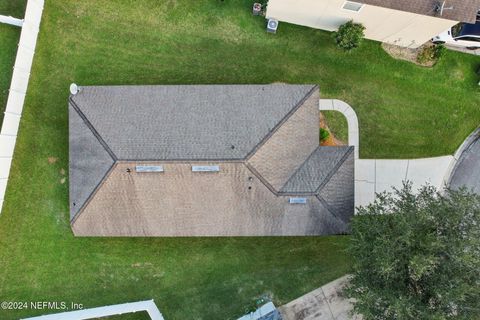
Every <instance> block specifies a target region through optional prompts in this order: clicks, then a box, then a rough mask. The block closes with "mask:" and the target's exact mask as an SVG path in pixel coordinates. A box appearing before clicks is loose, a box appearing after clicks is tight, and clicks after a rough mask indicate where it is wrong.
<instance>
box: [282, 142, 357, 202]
mask: <svg viewBox="0 0 480 320" xmlns="http://www.w3.org/2000/svg"><path fill="white" fill-rule="evenodd" d="M352 150H353V147H318V148H317V149H316V150H315V151H314V152H313V153H312V154H311V155H310V156H309V157H308V159H307V160H306V161H305V162H304V163H303V164H302V166H301V167H300V168H299V169H298V170H297V171H296V172H295V173H294V174H293V175H292V176H291V177H290V179H288V181H287V182H286V183H285V185H284V186H283V187H282V189H281V190H280V191H281V192H285V193H312V192H313V193H314V192H316V191H317V190H318V188H319V187H320V186H322V184H323V183H324V182H326V180H327V179H329V178H330V177H331V176H332V174H333V173H335V171H336V170H337V169H338V167H339V166H340V165H341V164H342V162H343V160H344V159H343V158H344V157H345V156H346V155H347V154H348V153H351V152H352Z"/></svg>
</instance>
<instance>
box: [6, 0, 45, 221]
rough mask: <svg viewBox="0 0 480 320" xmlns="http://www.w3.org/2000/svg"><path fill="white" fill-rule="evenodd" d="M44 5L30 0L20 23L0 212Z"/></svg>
mask: <svg viewBox="0 0 480 320" xmlns="http://www.w3.org/2000/svg"><path fill="white" fill-rule="evenodd" d="M43 5H44V0H28V2H27V8H26V10H25V19H24V20H23V21H22V24H21V25H22V32H21V34H20V40H19V42H18V51H17V57H16V59H15V66H14V68H13V75H12V82H11V85H10V92H9V95H8V100H7V107H6V111H5V117H4V119H3V125H2V128H1V131H0V132H1V133H0V159H1V160H0V213H1V211H2V207H3V202H4V197H5V191H6V188H7V181H8V176H9V172H10V168H11V160H12V157H13V152H14V150H15V142H16V140H17V134H18V128H19V125H20V117H21V114H22V110H23V103H24V102H25V94H26V92H27V88H28V80H29V78H30V69H31V67H32V62H33V55H34V53H35V46H36V44H37V35H38V31H39V28H40V20H41V19H42V11H43ZM17 20H18V19H17Z"/></svg>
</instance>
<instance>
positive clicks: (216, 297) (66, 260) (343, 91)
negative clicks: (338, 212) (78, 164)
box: [0, 0, 480, 319]
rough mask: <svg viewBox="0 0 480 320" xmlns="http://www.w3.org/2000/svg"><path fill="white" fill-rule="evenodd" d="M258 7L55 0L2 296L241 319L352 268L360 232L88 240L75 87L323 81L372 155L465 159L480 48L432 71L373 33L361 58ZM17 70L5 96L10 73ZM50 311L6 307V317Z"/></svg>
mask: <svg viewBox="0 0 480 320" xmlns="http://www.w3.org/2000/svg"><path fill="white" fill-rule="evenodd" d="M13 2H15V1H8V0H0V3H13ZM250 6H251V1H233V0H227V1H224V2H222V1H217V0H198V1H173V0H172V1H161V2H160V1H155V0H150V1H127V0H124V1H120V0H117V1H112V0H84V1H74V0H62V1H53V0H47V1H46V7H45V11H44V18H43V22H42V28H41V33H40V37H39V43H38V46H37V52H36V56H35V61H34V66H33V70H32V77H31V80H30V87H29V93H28V96H27V100H26V105H25V109H24V115H23V118H22V123H21V128H20V136H19V138H18V143H17V147H16V153H15V161H14V164H13V168H12V173H11V180H10V183H9V189H8V193H7V200H6V202H5V205H4V209H3V214H2V216H0V300H4V301H66V302H68V303H70V302H75V303H82V304H84V305H85V306H86V307H93V306H100V305H106V304H114V303H121V302H128V301H136V300H141V299H151V298H154V299H155V300H156V302H157V304H158V305H159V307H160V308H161V311H162V312H163V313H164V315H165V318H166V319H228V318H235V317H236V316H239V315H240V314H242V312H243V311H244V309H245V307H247V306H250V305H251V302H252V301H253V300H254V299H255V298H257V297H259V296H260V295H264V294H266V295H269V296H270V297H271V298H272V299H273V300H274V302H275V303H276V304H277V305H280V304H282V303H285V302H287V301H289V300H291V299H294V298H296V297H298V296H300V295H302V294H304V293H306V292H308V291H310V290H312V289H315V288H317V287H319V286H320V285H322V284H324V283H326V282H329V281H331V280H333V279H335V278H337V277H339V276H341V275H343V274H345V273H346V272H348V270H349V259H348V257H347V256H346V255H345V252H344V249H345V246H346V244H347V241H348V238H347V237H340V236H339V237H307V238H229V239H226V238H223V239H218V238H207V239H205V238H203V239H199V238H196V239H188V238H184V239H148V238H145V239H126V238H125V239H119V238H110V239H108V238H74V237H73V236H72V233H71V231H70V226H69V222H68V180H67V181H65V180H64V178H65V177H66V174H65V171H66V172H68V115H67V98H68V87H69V84H70V83H71V82H76V83H78V84H80V85H102V84H109V85H114V84H180V83H187V84H189V83H190V84H195V83H272V82H287V83H315V84H319V85H320V86H321V91H322V94H323V96H324V97H330V98H339V99H343V100H345V101H347V102H349V103H350V104H351V105H352V106H353V107H354V108H355V110H356V111H357V113H358V115H359V117H360V130H361V143H362V149H361V156H362V157H420V156H435V155H441V154H447V153H451V152H453V151H454V150H455V148H456V147H457V146H458V145H459V144H460V143H461V141H462V140H463V139H464V138H465V137H466V136H467V135H468V133H469V132H470V131H472V130H473V129H474V128H475V126H476V125H477V124H478V122H479V120H480V111H479V105H480V96H479V91H478V88H477V86H476V84H475V82H476V81H475V75H474V69H475V68H476V67H477V66H478V65H479V64H480V61H479V60H480V59H479V58H478V57H474V56H469V55H462V54H457V53H451V52H448V53H447V54H446V56H445V58H444V59H443V60H442V61H441V62H440V63H439V64H438V65H437V66H436V67H435V68H432V69H424V68H420V67H417V66H414V65H412V64H409V63H407V62H401V61H396V60H393V59H391V58H390V57H388V56H387V55H386V54H385V53H384V52H383V51H382V49H381V48H380V46H379V44H378V43H374V42H370V41H367V42H365V43H364V45H363V46H362V48H360V49H359V50H358V51H356V52H354V53H349V54H347V53H343V52H341V51H339V50H337V49H336V48H335V47H334V46H333V45H332V38H331V35H330V34H329V33H327V32H322V31H318V30H312V29H308V28H303V27H298V26H293V25H288V24H281V25H280V28H279V32H278V34H276V35H270V34H266V32H265V30H264V25H265V22H264V20H263V19H262V18H260V17H252V16H251V14H250ZM0 32H1V33H0V37H1V38H0V44H1V56H0V58H1V64H2V70H10V69H11V67H12V62H13V60H12V59H13V57H14V52H13V51H15V48H16V46H15V45H13V44H12V45H4V43H6V42H4V39H8V35H5V36H4V33H3V31H2V29H0ZM12 32H15V31H12ZM17 37H18V35H17ZM14 42H15V41H13V42H12V41H10V43H14ZM7 51H8V52H7ZM2 77H5V78H4V79H6V80H2V82H1V85H2V87H1V91H2V92H3V96H2V97H3V98H2V99H4V96H5V90H6V87H5V85H6V86H7V87H8V82H9V81H8V78H9V77H8V75H6V76H4V75H3V74H2ZM336 118H338V117H336ZM335 123H336V121H334V123H333V125H332V126H333V127H335V126H336V124H335ZM46 312H49V311H45V310H36V311H35V310H18V311H10V310H0V318H1V319H16V318H19V317H24V316H29V315H36V314H42V313H46ZM50 312H51V311H50ZM130 318H133V317H130ZM122 319H123V318H122Z"/></svg>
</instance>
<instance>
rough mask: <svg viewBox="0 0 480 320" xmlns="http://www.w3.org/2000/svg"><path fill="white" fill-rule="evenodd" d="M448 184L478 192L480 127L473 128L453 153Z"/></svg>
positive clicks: (479, 178) (479, 188)
mask: <svg viewBox="0 0 480 320" xmlns="http://www.w3.org/2000/svg"><path fill="white" fill-rule="evenodd" d="M447 185H448V186H450V187H452V188H453V189H457V188H460V187H462V186H465V187H467V188H469V189H471V190H472V191H474V192H477V193H480V128H478V129H477V130H475V131H474V132H473V133H472V134H471V135H470V136H468V138H467V139H466V140H465V142H464V143H463V144H462V145H461V146H460V148H459V149H458V151H457V152H456V153H455V155H454V161H453V165H452V170H451V174H450V175H449V179H448V183H447Z"/></svg>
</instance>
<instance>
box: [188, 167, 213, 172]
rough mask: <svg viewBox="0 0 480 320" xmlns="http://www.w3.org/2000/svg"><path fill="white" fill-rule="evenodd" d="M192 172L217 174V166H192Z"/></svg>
mask: <svg viewBox="0 0 480 320" xmlns="http://www.w3.org/2000/svg"><path fill="white" fill-rule="evenodd" d="M192 171H193V172H218V171H220V167H219V166H192Z"/></svg>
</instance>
